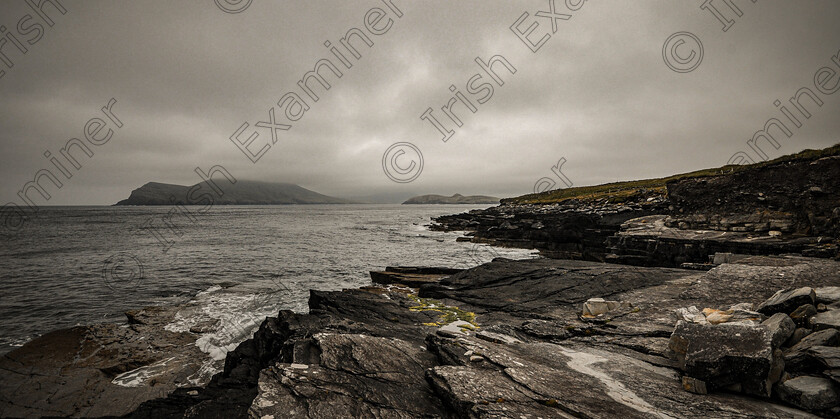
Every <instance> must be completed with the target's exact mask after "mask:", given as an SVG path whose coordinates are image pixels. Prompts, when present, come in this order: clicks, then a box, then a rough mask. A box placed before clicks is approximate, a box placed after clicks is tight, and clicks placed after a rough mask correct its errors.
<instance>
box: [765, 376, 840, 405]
mask: <svg viewBox="0 0 840 419" xmlns="http://www.w3.org/2000/svg"><path fill="white" fill-rule="evenodd" d="M776 392H777V394H778V396H779V398H780V399H782V400H784V401H785V402H787V403H790V404H792V405H794V406H797V407H800V408H803V409H806V410H811V411H819V410H825V409H830V408H832V407H834V406H837V405H838V404H840V397H838V395H837V391H836V386H835V385H834V384H832V382H831V380H829V379H827V378H822V377H810V376H801V377H796V378H792V379H790V380H787V381H785V382H782V383H780V384H779V385H778V386H777V387H776Z"/></svg>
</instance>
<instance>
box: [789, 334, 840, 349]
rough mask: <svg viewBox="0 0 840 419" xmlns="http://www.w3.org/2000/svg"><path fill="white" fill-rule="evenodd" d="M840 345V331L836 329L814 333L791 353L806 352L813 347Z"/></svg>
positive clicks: (798, 344)
mask: <svg viewBox="0 0 840 419" xmlns="http://www.w3.org/2000/svg"><path fill="white" fill-rule="evenodd" d="M837 345H840V331H838V330H836V329H825V330H820V331H818V332H814V333H811V334H809V335H808V336H805V337H804V338H802V340H800V341H799V343H797V344H796V345H793V346H792V347H791V348H790V351H804V350H807V349H808V348H810V347H812V346H837Z"/></svg>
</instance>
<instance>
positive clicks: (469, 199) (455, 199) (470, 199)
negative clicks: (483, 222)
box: [403, 193, 499, 204]
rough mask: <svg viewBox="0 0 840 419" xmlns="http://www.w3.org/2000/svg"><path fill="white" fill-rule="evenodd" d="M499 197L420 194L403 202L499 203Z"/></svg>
mask: <svg viewBox="0 0 840 419" xmlns="http://www.w3.org/2000/svg"><path fill="white" fill-rule="evenodd" d="M498 203H499V198H496V197H494V196H486V195H470V196H464V195H461V194H457V193H456V194H455V195H452V196H443V195H420V196H415V197H414V198H411V199H409V200H408V201H405V202H403V204H498Z"/></svg>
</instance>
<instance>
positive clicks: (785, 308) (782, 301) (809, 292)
mask: <svg viewBox="0 0 840 419" xmlns="http://www.w3.org/2000/svg"><path fill="white" fill-rule="evenodd" d="M803 304H812V305H813V304H816V293H815V292H814V289H813V288H811V287H800V288H795V289H789V290H780V291H778V292H776V293H775V294H773V296H771V297H770V298H768V299H767V300H766V301H764V302H763V303H761V304H759V306H758V307H757V308H756V311H758V312H759V313H762V314H764V315H767V316H769V315H772V314H775V313H791V312H793V311H794V310H796V308H798V307H799V306H801V305H803Z"/></svg>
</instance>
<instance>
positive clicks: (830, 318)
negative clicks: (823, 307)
mask: <svg viewBox="0 0 840 419" xmlns="http://www.w3.org/2000/svg"><path fill="white" fill-rule="evenodd" d="M811 327H812V328H813V329H814V330H824V329H835V330H840V309H833V310H832V309H829V310H828V311H824V312H822V313H818V314H817V315H816V316H814V317H811Z"/></svg>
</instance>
